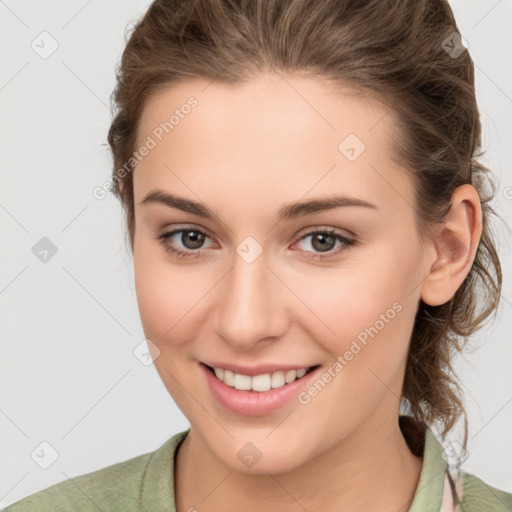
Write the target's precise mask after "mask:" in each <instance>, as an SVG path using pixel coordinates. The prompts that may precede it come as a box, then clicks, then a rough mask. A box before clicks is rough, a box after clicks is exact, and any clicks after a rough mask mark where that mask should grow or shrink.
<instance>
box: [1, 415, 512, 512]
mask: <svg viewBox="0 0 512 512" xmlns="http://www.w3.org/2000/svg"><path fill="white" fill-rule="evenodd" d="M404 425H409V427H408V428H406V429H404ZM411 425H412V428H413V429H415V428H417V427H416V426H414V425H416V424H415V423H413V422H412V418H410V417H408V416H400V427H401V429H402V432H403V434H404V437H405V438H406V440H407V443H408V444H409V447H410V448H411V450H412V451H413V453H415V454H416V455H423V467H422V470H421V474H420V479H419V482H418V487H417V488H416V492H415V495H414V500H413V502H412V505H411V508H410V509H409V512H448V511H449V512H452V511H453V512H458V511H460V512H506V511H507V512H510V511H512V494H511V493H508V492H504V491H500V490H498V489H496V488H494V487H491V486H490V485H487V484H486V483H484V482H483V481H482V480H480V479H479V478H477V477H475V476H473V475H471V474H468V473H465V472H463V471H459V478H458V479H457V478H456V477H455V473H454V470H453V468H451V467H450V466H448V463H447V462H446V460H445V459H444V458H443V455H442V454H443V448H442V446H441V444H440V442H439V441H438V440H437V438H436V437H435V435H434V434H433V433H432V431H431V430H430V429H428V428H426V427H423V429H422V430H417V431H416V433H414V430H410V427H411ZM189 432H190V429H188V430H185V431H183V432H179V433H178V434H175V435H173V436H172V437H171V438H170V439H168V440H167V441H166V442H165V443H164V444H162V445H161V446H160V448H158V449H157V450H155V451H153V452H150V453H146V454H143V455H139V456H137V457H134V458H132V459H128V460H126V461H123V462H119V463H117V464H113V465H111V466H107V467H105V468H102V469H99V470H97V471H94V472H92V473H87V474H84V475H79V476H76V477H74V478H70V479H69V480H65V481H63V482H59V483H57V484H55V485H52V486H51V487H48V488H46V489H43V490H42V491H39V492H37V493H35V494H32V495H31V496H28V497H26V498H23V499H21V500H19V501H17V502H16V503H14V504H12V505H10V506H8V507H7V508H5V509H3V511H0V512H50V511H52V512H70V511H81V512H98V511H103V512H106V511H122V512H130V511H134V512H135V511H138V512H139V511H147V512H150V511H151V512H160V511H161V512H164V511H165V512H176V506H175V500H174V462H175V454H176V452H177V448H178V447H179V446H180V444H181V442H182V441H183V440H184V439H185V437H186V436H187V434H188V433H189ZM450 479H451V481H450ZM452 483H453V488H454V489H455V490H454V491H452V490H451V489H452ZM461 495H462V498H461V503H460V505H457V503H459V499H460V496H461ZM453 496H458V498H457V497H456V499H455V502H454V501H453V499H452V497H453ZM441 507H442V508H441Z"/></svg>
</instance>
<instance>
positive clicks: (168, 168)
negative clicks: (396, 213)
mask: <svg viewBox="0 0 512 512" xmlns="http://www.w3.org/2000/svg"><path fill="white" fill-rule="evenodd" d="M191 98H193V100H192V101H191ZM193 104H194V105H195V106H193V107H190V105H193ZM171 117H172V118H171ZM392 133H394V117H393V112H392V111H389V109H388V108H387V107H386V106H385V105H384V104H382V103H380V102H379V101H376V100H373V99H369V98H367V97H364V96H362V95H360V94H358V93H357V92H356V91H355V90H354V89H349V88H340V87H338V88H335V87H334V86H333V85H332V84H331V83H329V82H327V81H325V80H320V79H314V78H310V77H304V76H295V75H282V76H281V75H274V74H267V75H262V76H260V77H259V78H257V79H253V80H251V81H249V82H245V83H236V84H227V83H220V82H212V81H206V80H191V81H189V82H183V83H180V84H178V85H175V86H172V87H169V88H167V89H163V90H161V91H159V92H158V93H156V94H154V95H153V96H152V97H151V98H150V100H149V101H148V102H147V105H146V107H145V109H144V112H143V115H142V117H141V120H140V124H139V130H138V141H137V146H142V145H143V144H144V142H145V141H147V140H148V137H149V138H151V139H152V141H153V143H154V148H153V149H151V150H150V151H149V152H148V154H147V156H145V157H144V158H143V159H142V160H141V161H140V163H139V164H138V165H137V168H136V172H135V174H134V187H135V196H136V200H137V199H138V200H139V201H140V200H141V199H142V196H143V195H144V194H146V193H147V192H148V191H149V190H151V189H153V188H157V187H158V188H167V189H168V190H171V189H175V188H176V187H178V188H180V190H186V188H183V187H184V181H183V180H186V181H187V184H188V185H189V188H190V187H192V188H193V189H194V190H204V188H205V187H206V186H207V187H208V188H209V189H210V190H215V189H217V188H218V187H222V186H224V185H228V186H230V187H236V186H237V185H239V186H240V187H243V188H244V189H245V190H251V191H252V192H254V194H257V193H258V192H261V193H265V194H267V198H268V195H269V194H270V195H272V193H275V196H276V201H278V203H281V202H283V201H285V200H286V196H287V194H288V193H289V195H290V199H297V197H301V196H303V195H304V194H306V193H307V192H308V190H309V191H311V193H316V192H317V193H319V194H320V193H326V192H327V193H330V192H332V191H333V189H338V190H339V191H340V192H347V193H353V194H355V195H359V196H362V195H363V193H364V196H365V198H368V199H369V198H373V199H374V202H376V203H379V202H382V201H383V200H384V201H385V200H396V198H397V195H398V196H402V197H403V196H405V197H407V196H408V197H409V198H410V197H411V194H412V190H411V184H410V182H409V179H407V176H406V173H405V172H404V169H400V168H399V166H398V165H397V164H396V163H395V162H393V161H392V158H391V156H392V155H391V154H390V151H391V149H392V148H391V139H390V135H391V134H392ZM180 177H182V178H183V179H182V180H180ZM180 181H181V183H180ZM340 187H341V188H340ZM272 191H275V192H272ZM189 192H190V191H189ZM377 196H380V197H381V199H380V200H379V199H378V197H377Z"/></svg>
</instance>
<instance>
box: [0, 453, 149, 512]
mask: <svg viewBox="0 0 512 512" xmlns="http://www.w3.org/2000/svg"><path fill="white" fill-rule="evenodd" d="M154 453H155V452H150V453H146V454H143V455H139V456H137V457H134V458H132V459H128V460H126V461H123V462H119V463H117V464H113V465H111V466H107V467H105V468H102V469H99V470H97V471H93V472H91V473H87V474H84V475H79V476H76V477H73V478H70V479H67V480H64V481H62V482H59V483H57V484H54V485H52V486H51V487H48V488H46V489H43V490H41V491H39V492H37V493H35V494H32V495H30V496H27V497H26V498H23V499H22V500H20V501H17V502H16V503H13V504H12V505H9V506H8V507H7V508H5V509H3V510H2V512H29V511H30V512H35V511H37V512H50V511H51V512H61V511H62V512H64V511H66V512H70V511H84V512H85V511H94V512H97V511H98V510H104V511H107V510H114V508H112V507H113V506H114V505H115V510H123V511H127V512H129V511H130V510H138V509H139V507H138V504H139V498H140V494H141V489H142V483H143V480H144V473H145V468H146V467H147V465H148V463H149V461H150V459H151V457H152V455H153V454H154Z"/></svg>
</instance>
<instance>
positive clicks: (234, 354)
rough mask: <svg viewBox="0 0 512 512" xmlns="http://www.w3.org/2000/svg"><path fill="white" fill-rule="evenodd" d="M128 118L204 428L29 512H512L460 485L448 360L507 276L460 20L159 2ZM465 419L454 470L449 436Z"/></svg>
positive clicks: (492, 496) (38, 502)
mask: <svg viewBox="0 0 512 512" xmlns="http://www.w3.org/2000/svg"><path fill="white" fill-rule="evenodd" d="M115 101H116V106H117V111H116V113H115V118H114V120H113V123H112V126H111V128H110V132H109V137H108V139H109V143H110V146H111V148H112V151H113V156H114V172H113V179H112V186H113V189H114V191H115V193H116V194H117V196H118V197H119V198H120V200H121V201H122V204H123V207H124V208H125V211H126V220H127V227H128V234H129V240H130V247H131V250H132V251H133V257H134V268H135V284H136V291H137V298H138V304H139V310H140V314H141V320H142V325H143V327H144V331H145V335H146V337H147V340H148V346H149V349H150V352H151V355H152V357H153V360H154V364H155V366H156V368H157V371H158V372H159V375H160V377H161V378H162V381H163V383H164V385H165V386H166V388H167V390H168V391H169V393H170V394H171V396H172V397H173V399H174V400H175V402H176V403H177V405H178V406H179V407H180V409H181V410H182V411H183V413H184V415H185V416H186V417H187V419H188V420H189V422H190V428H189V429H188V430H187V431H184V432H180V433H178V434H176V435H174V436H172V437H171V438H170V439H169V440H168V441H167V442H166V443H164V444H163V445H162V447H161V448H159V449H158V450H156V451H155V452H152V453H149V454H144V455H140V456H139V457H136V458H134V459H130V460H127V461H124V462H122V463H119V464H115V465H113V466H109V467H107V468H103V469H101V470H98V471H96V472H94V473H89V474H87V475H82V476H79V477H76V478H74V479H71V480H67V481H65V482H62V483H60V484H57V485H55V486H53V487H51V488H48V489H46V490H44V491H41V492H40V493H37V494H35V495H33V496H31V497H28V498H25V499H24V500H21V501H20V502H18V503H16V504H14V505H12V506H11V507H8V508H7V509H6V510H9V511H13V512H20V511H24V510H57V509H59V510H98V509H99V510H123V511H126V510H153V511H154V510H171V511H177V512H185V511H193V510H198V511H219V510H222V511H238V510H241V509H248V510H251V511H259V510H274V509H275V510H290V511H291V510H321V509H322V510H350V511H360V510H361V511H362V510H365V511H368V510H375V511H377V510H378V511H381V512H387V511H390V512H391V511H393V512H395V511H407V510H409V511H411V512H420V511H427V510H428V511H436V512H438V511H440V510H442V511H448V510H450V511H455V510H461V511H462V510H486V511H490V510H492V511H505V510H512V494H510V493H508V492H505V491H502V490H499V489H496V488H494V487H491V486H490V485H487V484H486V483H485V482H483V481H482V480H480V479H478V478H477V477H475V476H473V475H471V474H468V473H465V472H463V471H460V470H458V466H459V464H460V463H461V462H462V458H463V456H464V450H465V448H466V442H467V425H466V419H465V410H464V406H463V403H462V400H461V398H460V390H459V388H458V387H457V379H456V376H455V375H454V374H453V371H452V366H451V361H452V357H453V355H454V353H456V352H457V351H461V350H462V349H463V346H464V343H463V342H462V341H461V339H462V337H464V336H467V335H469V334H471V333H472V332H474V331H476V330H477V329H478V328H479V327H480V326H481V324H482V322H483V320H484V319H485V318H487V317H488V316H489V315H490V314H491V313H492V312H493V311H495V310H496V307H497V304H498V300H499V294H500V288H501V267H500V262H499V259H498V256H497V253H496V249H495V245H494V241H493V239H492V236H491V232H490V216H491V215H492V214H493V210H492V209H491V207H490V205H489V204H488V203H489V201H490V200H491V199H492V194H489V195H488V196H486V195H485V187H484V185H485V182H484V179H483V178H485V177H486V173H487V172H488V170H487V169H486V168H485V167H484V166H483V165H482V164H480V163H479V162H478V161H477V157H478V156H480V155H481V152H480V144H481V136H480V131H481V127H480V122H479V117H478V109H477V104H476V100H475V90H474V76H473V64H472V61H471V58H470V56H469V54H468V52H467V50H466V49H465V48H464V45H463V43H462V41H461V39H460V36H459V35H458V30H457V26H456V23H455V20H454V18H453V15H452V12H451V10H450V8H449V6H448V4H447V3H446V2H444V1H442V0H434V1H433V0H419V1H418V0H415V1H412V0H409V1H405V2H394V1H384V2H383V1H382V0H374V1H366V2H356V1H344V2H343V1H342V2H340V1H338V0H337V1H334V0H332V1H330V0H326V1H321V2H320V1H297V0H293V1H292V0H280V1H269V0H261V1H259V0H258V1H255V0H251V1H249V0H246V1H242V0H240V1H222V0H197V1H193V2H192V1H190V0H187V1H184V0H183V1H181V2H177V1H175V2H171V1H169V0H156V1H155V2H154V3H153V4H152V5H151V6H150V8H149V10H148V11H147V13H146V14H145V16H144V17H143V19H142V20H141V21H140V22H139V23H138V24H137V26H136V27H135V29H134V31H133V33H132V34H131V37H130V39H129V41H128V43H127V46H126V49H125V51H124V54H123V57H122V61H121V66H120V69H119V71H118V85H117V88H116V91H115ZM478 288H481V289H483V290H484V291H487V293H488V299H487V300H486V301H485V304H484V310H483V311H482V312H480V314H477V312H476V311H477V310H476V309H475V305H476V304H477V298H478V297H477V290H478ZM401 405H403V406H404V407H405V408H406V411H407V414H401V412H402V410H401ZM461 417H463V419H464V425H465V437H464V439H463V440H462V441H461V450H460V451H459V453H458V456H459V460H458V461H455V462H453V461H451V460H449V457H448V454H447V452H446V450H445V448H446V447H444V446H442V443H440V442H439V441H438V440H437V438H436V437H435V436H434V435H433V433H432V431H431V429H430V428H431V427H433V426H435V425H438V426H439V427H440V430H441V432H442V435H443V436H446V435H447V433H448V432H449V431H450V430H451V429H452V428H453V426H454V425H455V424H456V422H457V421H458V420H459V419H460V418H461ZM448 462H450V464H448Z"/></svg>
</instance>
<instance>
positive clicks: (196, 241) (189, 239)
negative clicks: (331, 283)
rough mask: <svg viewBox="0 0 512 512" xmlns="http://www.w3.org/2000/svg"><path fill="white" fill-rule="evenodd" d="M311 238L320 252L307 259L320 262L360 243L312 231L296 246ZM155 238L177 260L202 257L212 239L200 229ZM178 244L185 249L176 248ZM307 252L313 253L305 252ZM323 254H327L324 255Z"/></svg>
mask: <svg viewBox="0 0 512 512" xmlns="http://www.w3.org/2000/svg"><path fill="white" fill-rule="evenodd" d="M179 234H181V236H177V235H179ZM310 237H311V240H310V242H309V244H310V245H311V247H313V249H314V251H319V252H313V254H312V255H311V256H307V257H308V258H313V259H319V260H323V259H327V258H331V257H334V256H336V255H338V254H339V253H340V252H342V251H345V250H347V248H348V247H350V246H353V245H356V244H357V243H358V242H357V240H356V239H354V238H348V237H346V236H344V235H342V234H341V233H339V232H337V231H336V230H334V229H322V230H316V231H310V232H309V233H307V234H306V235H304V236H303V237H301V238H300V240H299V241H298V242H296V243H295V244H294V245H297V244H299V243H301V242H303V241H304V240H306V239H307V238H310ZM155 238H157V239H158V241H159V242H160V243H161V244H162V246H163V247H164V249H165V250H166V251H167V252H169V253H172V254H174V255H175V256H176V257H177V258H196V257H199V256H201V255H202V253H203V249H202V246H203V244H204V241H205V240H206V239H207V238H210V237H209V236H208V235H207V234H206V233H205V232H204V231H202V230H200V229H195V228H180V229H175V230H173V231H170V232H168V233H162V234H160V235H157V236H156V237H155ZM178 242H179V243H180V244H181V245H182V246H183V247H184V248H180V247H176V245H177V243H178ZM337 242H339V243H340V244H341V247H340V246H338V248H337V249H336V250H334V251H333V250H332V249H334V247H335V246H336V243H337ZM215 246H217V244H215ZM292 247H293V246H292ZM305 252H311V251H308V250H305ZM323 253H326V254H325V255H324V254H323Z"/></svg>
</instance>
